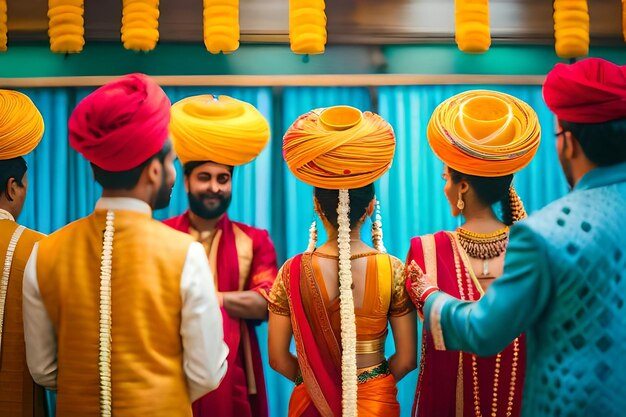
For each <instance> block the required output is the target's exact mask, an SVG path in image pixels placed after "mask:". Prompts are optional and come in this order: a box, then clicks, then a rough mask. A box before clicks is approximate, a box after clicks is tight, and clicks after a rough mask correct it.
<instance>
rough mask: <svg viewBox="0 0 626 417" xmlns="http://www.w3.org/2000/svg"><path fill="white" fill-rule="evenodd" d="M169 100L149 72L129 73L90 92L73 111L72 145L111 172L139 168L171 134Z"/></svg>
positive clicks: (159, 148) (70, 122) (70, 128)
mask: <svg viewBox="0 0 626 417" xmlns="http://www.w3.org/2000/svg"><path fill="white" fill-rule="evenodd" d="M169 121H170V101H169V99H168V98H167V96H166V95H165V92H163V90H162V89H161V87H159V86H158V85H157V84H156V83H155V82H154V81H153V80H152V79H151V78H150V77H148V76H147V75H144V74H130V75H126V76H123V77H121V78H118V79H117V80H115V81H112V82H110V83H107V84H105V85H103V86H102V87H100V88H98V89H97V90H96V91H94V92H93V93H91V94H89V95H88V96H87V97H85V99H84V100H82V101H81V102H80V103H79V104H78V106H76V108H75V109H74V111H73V112H72V115H71V116H70V121H69V136H70V145H71V146H72V148H74V149H75V150H76V151H78V152H79V153H81V154H82V155H83V156H84V157H85V158H86V159H87V160H88V161H90V162H92V163H93V164H95V165H97V166H98V167H100V168H102V169H104V170H106V171H112V172H120V171H127V170H129V169H132V168H136V167H138V166H139V165H141V164H142V163H143V162H145V161H146V160H148V159H149V158H150V157H152V156H154V155H156V154H157V153H158V152H159V151H161V149H162V148H163V145H165V142H166V141H167V138H168V130H167V127H168V125H169Z"/></svg>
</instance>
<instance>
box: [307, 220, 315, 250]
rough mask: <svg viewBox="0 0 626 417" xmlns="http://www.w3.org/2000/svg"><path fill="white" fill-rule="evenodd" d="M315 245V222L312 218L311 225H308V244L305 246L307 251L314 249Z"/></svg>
mask: <svg viewBox="0 0 626 417" xmlns="http://www.w3.org/2000/svg"><path fill="white" fill-rule="evenodd" d="M316 247H317V222H316V221H315V220H313V223H311V227H309V246H308V247H307V248H306V251H307V252H313V251H315V248H316Z"/></svg>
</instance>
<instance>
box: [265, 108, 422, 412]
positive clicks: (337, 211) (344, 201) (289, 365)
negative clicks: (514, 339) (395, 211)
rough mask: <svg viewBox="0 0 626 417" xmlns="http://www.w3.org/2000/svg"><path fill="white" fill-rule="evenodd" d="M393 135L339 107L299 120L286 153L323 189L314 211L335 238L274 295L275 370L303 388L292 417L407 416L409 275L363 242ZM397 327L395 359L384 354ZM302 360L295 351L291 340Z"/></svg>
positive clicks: (411, 350)
mask: <svg viewBox="0 0 626 417" xmlns="http://www.w3.org/2000/svg"><path fill="white" fill-rule="evenodd" d="M394 149H395V139H394V136H393V130H392V129H391V126H389V124H388V123H387V122H385V121H384V120H383V119H382V118H380V116H377V115H375V114H372V113H369V112H366V113H361V112H360V111H358V110H357V109H354V108H350V107H346V106H341V107H332V108H329V109H326V110H324V109H318V110H314V111H312V112H309V113H307V114H305V115H303V116H301V117H300V118H299V119H298V120H297V121H296V122H295V123H294V124H293V125H292V126H291V128H290V129H289V130H288V131H287V133H286V135H285V138H284V142H283V150H284V156H285V160H286V161H287V164H288V166H289V168H290V169H291V171H292V172H293V173H294V175H296V176H297V177H298V178H299V179H301V180H303V181H305V182H307V183H309V184H311V185H313V186H315V199H314V203H315V210H316V212H317V213H318V215H319V216H320V219H321V220H322V223H323V224H324V228H325V229H326V233H327V236H328V240H327V241H326V242H325V243H324V244H322V245H320V246H319V247H316V243H317V242H316V232H315V230H314V227H313V226H312V229H311V240H310V242H309V249H308V250H307V251H306V252H305V253H302V254H299V255H297V256H295V257H293V258H291V259H289V260H288V261H287V262H286V263H285V264H284V265H283V267H282V268H281V270H280V272H279V273H278V277H277V279H276V281H275V283H274V286H273V288H272V291H271V293H270V294H269V297H268V298H269V310H270V318H269V357H270V365H271V366H272V367H273V368H274V369H275V370H276V371H278V372H280V373H281V374H283V375H284V376H285V377H287V378H289V379H291V380H293V381H294V382H295V384H296V387H295V389H294V391H293V394H292V396H291V400H290V403H289V416H290V417H298V416H307V417H308V416H311V417H313V416H323V417H348V416H356V415H357V413H358V415H359V416H361V417H363V416H372V417H374V416H390V417H397V416H399V414H400V406H399V404H398V401H397V399H396V395H397V389H396V382H397V381H398V380H400V379H401V378H402V377H404V375H406V374H407V373H408V372H410V371H411V370H412V369H414V368H415V366H416V363H415V361H416V327H415V324H416V323H415V313H414V311H413V308H412V306H411V305H410V304H411V303H410V300H409V299H408V297H407V295H406V292H405V289H404V277H403V274H404V272H403V271H404V268H403V265H402V262H401V261H400V260H398V259H397V258H394V257H392V256H390V255H387V254H386V253H384V248H383V246H382V230H381V229H380V222H379V221H375V222H374V223H373V227H372V233H373V241H374V246H375V248H371V247H369V246H368V245H366V244H365V243H364V242H363V241H361V239H360V230H361V226H362V224H363V223H364V222H365V220H366V218H367V217H368V216H371V215H372V213H373V211H374V206H375V202H376V199H375V196H374V185H373V181H374V180H376V179H377V178H378V177H380V176H381V175H382V174H384V173H385V172H386V171H387V169H388V168H389V166H390V164H391V160H392V159H393V153H394ZM389 323H390V324H391V329H392V332H393V338H394V342H395V346H396V352H395V354H393V355H392V356H391V357H390V358H389V360H386V357H385V351H384V346H385V340H386V337H387V326H388V324H389ZM292 335H293V337H294V339H295V342H296V351H297V357H296V356H294V355H292V354H291V353H290V351H289V346H290V342H291V337H292Z"/></svg>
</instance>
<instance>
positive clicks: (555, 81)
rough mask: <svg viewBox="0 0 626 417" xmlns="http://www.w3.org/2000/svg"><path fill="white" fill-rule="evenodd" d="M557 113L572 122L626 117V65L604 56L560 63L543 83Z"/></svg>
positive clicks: (544, 96) (590, 121) (551, 104)
mask: <svg viewBox="0 0 626 417" xmlns="http://www.w3.org/2000/svg"><path fill="white" fill-rule="evenodd" d="M543 98H544V100H545V102H546V104H547V105H548V107H549V108H550V110H552V112H553V113H554V114H556V116H557V117H558V118H559V119H560V120H564V121H567V122H572V123H604V122H608V121H611V120H617V119H624V118H626V66H618V65H615V64H613V63H612V62H609V61H605V60H604V59H600V58H587V59H583V60H581V61H578V62H576V63H574V64H571V65H567V64H556V65H555V66H554V68H553V69H552V71H550V72H549V73H548V76H547V77H546V80H545V82H544V84H543Z"/></svg>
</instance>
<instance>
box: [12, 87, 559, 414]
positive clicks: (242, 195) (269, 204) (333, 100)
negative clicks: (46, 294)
mask: <svg viewBox="0 0 626 417" xmlns="http://www.w3.org/2000/svg"><path fill="white" fill-rule="evenodd" d="M474 88H479V87H477V86H464V85H446V86H394V87H380V88H378V89H368V88H359V87H355V88H348V87H314V88H309V87H307V88H303V87H293V88H284V89H272V88H269V87H267V88H254V87H250V88H222V87H220V88H212V87H170V88H165V91H166V93H167V94H168V96H169V97H170V99H171V100H172V102H175V101H177V100H179V99H181V98H183V97H186V96H190V95H195V94H226V95H230V96H232V97H235V98H238V99H241V100H244V101H247V102H249V103H251V104H253V105H254V106H256V107H257V108H258V109H259V110H260V112H261V113H262V114H263V115H264V116H265V117H266V118H267V119H268V120H269V121H270V125H271V127H272V138H271V140H270V143H269V145H268V146H267V148H266V149H265V150H264V151H263V152H262V153H261V155H260V156H259V157H258V158H257V159H256V160H255V161H253V162H251V163H250V164H247V165H245V166H243V167H238V168H236V169H235V173H234V177H233V181H234V183H233V201H232V205H231V207H230V209H229V215H230V217H231V218H233V219H235V220H238V221H242V222H245V223H248V224H252V225H254V226H257V227H261V228H265V229H268V231H269V233H270V235H271V237H272V239H273V241H274V244H275V246H276V249H277V252H278V259H279V263H282V262H284V261H285V259H287V258H289V257H291V256H293V255H295V254H297V253H299V252H301V251H303V250H305V249H306V245H307V241H308V228H309V226H310V224H311V221H313V220H314V215H313V214H314V213H313V205H312V198H313V197H312V187H310V186H308V185H306V184H303V183H302V182H300V181H298V180H296V179H295V178H294V177H293V176H292V175H291V173H290V172H289V170H288V169H287V167H286V166H285V164H284V162H283V160H282V152H281V141H282V135H283V133H284V132H285V130H286V129H287V128H288V127H289V125H290V124H291V123H292V122H293V121H294V120H295V119H296V118H297V117H298V116H300V115H301V114H302V113H305V112H307V111H309V110H311V109H314V108H318V107H327V106H333V105H339V104H347V105H351V106H354V107H357V108H359V109H361V110H373V111H376V112H378V113H379V114H381V116H383V117H384V118H385V119H386V120H388V121H389V122H390V123H391V125H392V126H393V127H394V130H395V132H396V139H397V148H396V155H395V158H394V162H393V165H392V168H391V169H390V171H389V172H388V173H387V174H386V175H384V176H383V177H382V178H381V179H380V180H379V181H378V182H377V184H376V190H377V196H378V198H379V200H380V201H381V213H382V217H383V230H384V242H385V245H386V247H387V250H388V251H389V253H391V254H393V255H395V256H397V257H399V258H401V259H404V257H405V256H406V252H407V250H408V246H409V240H410V238H411V237H412V236H415V235H419V234H424V233H432V232H435V231H437V230H441V229H453V228H455V227H456V226H457V225H458V222H459V220H458V219H454V218H452V217H451V216H450V209H449V206H448V204H447V201H446V199H445V197H444V195H443V192H442V188H443V181H442V180H441V179H440V178H441V174H442V172H443V165H442V163H441V162H440V161H439V160H438V159H437V158H436V157H435V155H434V154H433V153H432V151H431V150H430V148H429V147H428V142H427V140H426V125H427V123H428V120H429V118H430V115H431V113H432V111H433V110H434V109H435V107H436V106H437V105H438V104H439V103H440V102H441V101H443V100H444V99H446V98H448V97H450V96H452V95H454V94H456V93H459V92H461V91H465V90H468V89H474ZM484 88H492V89H495V90H499V91H503V92H506V93H509V94H513V95H515V96H517V97H519V98H521V99H523V100H525V101H526V102H528V103H529V104H530V105H531V106H532V107H533V108H534V109H535V110H536V111H537V113H538V115H539V119H540V123H541V126H542V129H543V133H542V144H541V146H540V149H539V152H538V154H537V156H536V158H535V159H534V160H533V162H532V163H531V164H530V166H529V167H528V168H526V169H525V170H523V171H522V172H521V173H520V174H518V175H516V178H515V184H516V187H517V190H518V193H519V194H520V196H521V198H522V200H523V201H524V203H525V205H526V208H527V210H528V211H529V212H532V211H535V210H537V209H539V208H541V207H543V206H544V205H546V204H547V203H549V202H550V201H552V200H554V199H556V198H558V197H560V196H561V195H563V194H564V193H565V192H566V191H567V187H566V184H565V181H564V178H563V176H562V174H561V172H560V169H559V165H558V160H557V157H556V149H555V139H554V119H553V116H552V114H551V113H550V112H549V110H548V109H547V107H546V106H545V104H544V103H543V100H542V97H541V87H539V86H484ZM22 91H23V92H24V93H26V94H27V95H29V96H30V97H31V98H32V100H33V101H34V102H35V104H36V105H37V106H38V107H39V109H40V110H41V112H42V114H43V116H44V120H45V123H46V132H45V135H44V138H43V140H42V142H41V144H40V145H39V146H38V148H37V149H36V150H35V151H34V152H33V153H32V154H31V155H29V156H28V157H27V158H26V159H27V163H28V166H29V171H28V175H29V190H28V197H27V199H26V204H25V207H24V211H23V212H22V215H21V216H20V219H19V221H20V222H21V223H22V224H24V225H26V226H27V227H31V228H34V229H37V230H40V231H42V232H44V233H50V232H52V231H54V230H56V229H58V228H60V227H62V226H64V225H65V224H67V223H69V222H71V221H73V220H76V219H77V218H80V217H82V216H85V215H87V214H89V213H90V212H91V211H92V209H93V206H94V204H95V202H96V200H97V198H98V196H99V194H100V187H99V186H98V185H97V184H95V182H94V181H93V179H92V174H91V170H90V167H89V164H88V163H87V162H86V161H85V160H84V159H83V158H82V157H81V156H80V155H78V154H77V153H76V152H74V151H73V150H72V149H71V148H70V147H69V145H68V141H67V120H68V118H69V114H70V113H71V111H72V109H73V108H74V106H75V105H76V103H78V102H79V101H80V100H81V99H82V98H83V97H85V96H86V95H87V94H89V93H90V92H91V91H93V89H90V88H62V89H52V88H34V89H23V90H22ZM177 173H178V178H177V182H176V186H175V187H174V191H173V195H172V202H171V204H170V206H169V207H168V208H167V209H164V210H160V211H159V212H156V213H155V217H156V218H158V219H164V218H167V217H170V216H173V215H177V214H179V213H181V212H182V211H184V210H185V209H186V207H187V198H186V195H185V191H184V186H183V181H182V170H181V167H180V165H179V164H177ZM318 226H319V225H318ZM318 228H319V229H321V227H318ZM364 229H367V228H364ZM320 232H321V230H320ZM363 234H364V238H365V239H368V240H369V234H368V233H367V230H364V233H363ZM323 238H324V236H323V233H320V240H322V239H323ZM257 332H258V335H259V338H260V345H261V349H262V351H263V356H264V358H265V361H264V367H265V375H266V379H267V387H268V395H269V405H270V415H271V416H276V417H283V416H286V415H287V405H288V402H289V396H290V394H291V390H292V387H293V384H292V383H291V382H290V381H288V380H286V379H285V378H283V377H282V376H281V375H279V374H277V373H275V372H274V371H272V370H271V369H270V368H269V365H268V362H267V343H266V341H267V325H261V326H259V328H258V329H257ZM392 352H393V341H392V339H391V338H388V341H387V354H388V355H389V354H391V353H392ZM416 379H417V372H412V373H411V374H409V375H408V376H407V377H406V378H405V379H404V380H403V381H401V383H400V384H399V393H398V400H399V401H400V404H401V409H402V416H403V417H404V416H409V415H410V411H411V405H412V402H413V395H414V391H415V384H416ZM50 401H51V402H52V403H53V402H54V398H53V396H50Z"/></svg>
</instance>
